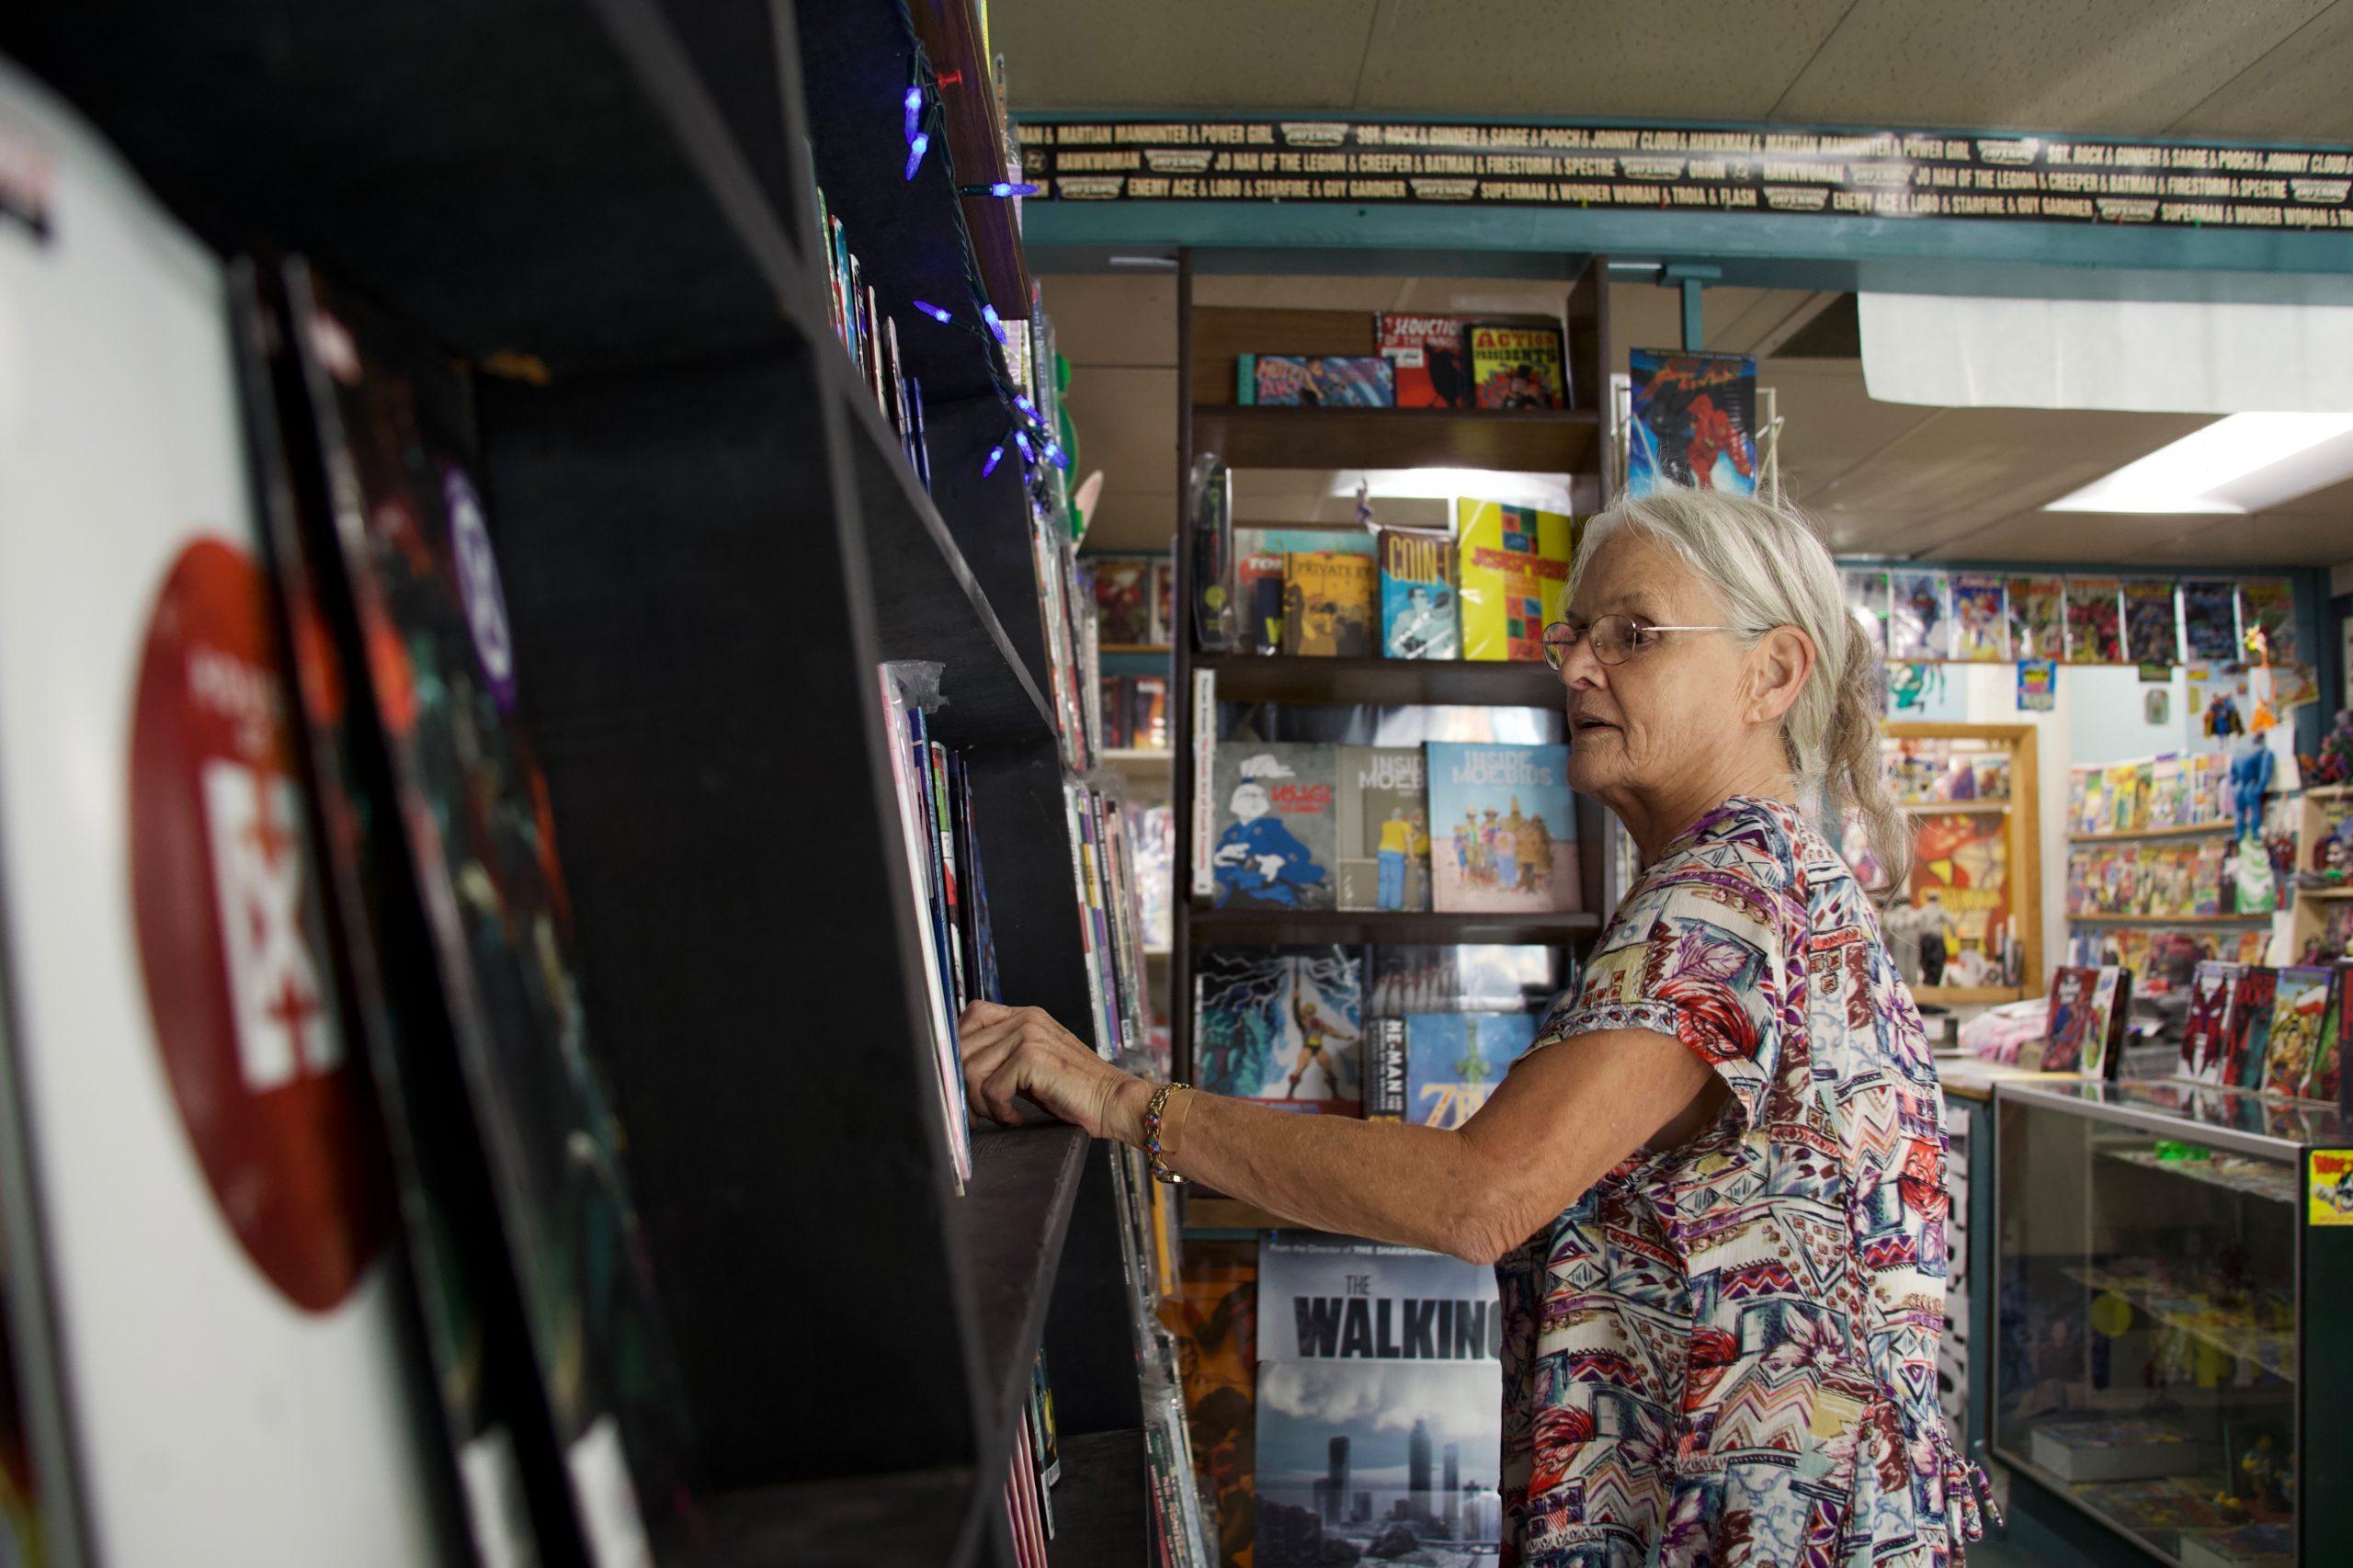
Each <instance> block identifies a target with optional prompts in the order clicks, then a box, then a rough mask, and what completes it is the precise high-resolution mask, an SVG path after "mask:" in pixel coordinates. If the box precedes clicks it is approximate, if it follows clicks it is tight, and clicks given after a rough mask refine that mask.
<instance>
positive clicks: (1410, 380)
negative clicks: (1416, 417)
mask: <svg viewBox="0 0 2353 1568" xmlns="http://www.w3.org/2000/svg"><path fill="white" fill-rule="evenodd" d="M1374 327H1375V330H1376V331H1377V332H1378V334H1379V335H1380V339H1381V358H1384V359H1386V360H1388V361H1389V362H1390V364H1391V365H1392V366H1394V367H1395V368H1396V398H1397V403H1396V406H1397V407H1399V408H1468V407H1470V406H1471V405H1472V385H1471V366H1470V358H1469V354H1468V351H1467V349H1466V347H1465V345H1466V343H1467V342H1468V336H1467V335H1468V333H1469V331H1470V327H1471V323H1470V321H1469V319H1468V318H1466V317H1463V316H1409V315H1398V314H1395V313H1393V312H1387V311H1383V312H1381V313H1380V315H1378V316H1377V317H1375V318H1374Z"/></svg>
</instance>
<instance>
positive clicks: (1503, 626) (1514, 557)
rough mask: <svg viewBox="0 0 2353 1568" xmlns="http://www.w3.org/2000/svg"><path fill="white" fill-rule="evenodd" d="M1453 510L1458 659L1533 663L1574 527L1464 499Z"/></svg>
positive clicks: (1568, 521) (1551, 516)
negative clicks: (1458, 607) (1458, 604)
mask: <svg viewBox="0 0 2353 1568" xmlns="http://www.w3.org/2000/svg"><path fill="white" fill-rule="evenodd" d="M1456 506H1457V509H1458V517H1459V527H1458V528H1457V529H1456V531H1455V550H1456V551H1457V554H1458V557H1459V562H1460V571H1459V573H1458V574H1457V577H1458V582H1457V590H1456V591H1457V595H1458V597H1459V598H1460V599H1461V607H1462V609H1461V621H1462V656H1463V657H1464V658H1466V659H1518V660H1534V659H1541V658H1542V657H1543V656H1544V628H1545V627H1546V626H1547V625H1549V624H1551V623H1552V621H1555V620H1558V619H1560V618H1561V599H1562V595H1563V593H1564V592H1565V591H1566V590H1567V587H1568V581H1569V562H1570V560H1571V559H1572V558H1573V557H1574V554H1575V553H1576V540H1577V531H1578V525H1577V522H1576V519H1574V518H1573V517H1569V516H1567V515H1566V514H1564V513H1560V512H1547V511H1544V510H1542V509H1540V508H1539V507H1535V506H1510V505H1506V503H1504V502H1500V501H1479V500H1473V499H1472V498H1470V497H1468V496H1465V497H1463V498H1462V499H1461V501H1459V502H1458V503H1456Z"/></svg>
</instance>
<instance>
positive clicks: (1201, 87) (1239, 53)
mask: <svg viewBox="0 0 2353 1568" xmlns="http://www.w3.org/2000/svg"><path fill="white" fill-rule="evenodd" d="M989 23H990V31H991V37H992V43H993V45H994V47H995V48H996V49H998V50H999V51H1002V52H1003V54H1004V56H1005V58H1006V60H1007V61H1008V62H1011V67H1012V69H1011V72H1010V74H1009V76H1008V79H1007V82H1006V87H1007V90H1008V94H1009V96H1010V97H1011V99H1012V102H1013V104H1014V107H1015V108H1016V109H1017V111H1024V112H1027V111H1034V110H1046V109H1103V110H1145V109H1149V110H1164V109H1211V110H1214V109H1236V110H1240V109H1269V110H1290V111H1299V110H1306V109H1320V110H1335V109H1337V110H1355V111H1358V112H1361V113H1367V114H1373V113H1392V114H1424V113H1433V112H1435V113H1462V114H1468V113H1480V114H1495V115H1529V116H1542V117H1547V118H1561V119H1579V118H1589V117H1590V118H1622V119H1682V120H1712V121H1780V122H1785V123H1790V124H1802V125H1866V126H1937V127H1946V128H1950V129H1957V130H1973V129H1981V128H1984V129H2002V130H2020V131H2052V132H2062V131H2065V132H2077V133H2083V134H2106V135H2116V136H2157V135H2171V136H2211V137H2225V138H2229V137H2239V138H2248V139H2256V140H2287V141H2313V142H2347V141H2353V93H2349V92H2347V90H2346V87H2345V84H2346V82H2347V80H2348V79H2353V0H1975V3H1974V4H1972V5H1971V6H1966V7H1937V6H1924V5H1921V4H1920V3H1919V0H1644V3H1642V4H1636V3H1634V0H1281V3H1279V4H1272V5H1269V4H1267V3H1266V0H1192V3H1190V4H1188V5H1183V6H1171V5H1166V4H1163V3H1160V0H995V5H993V6H991V7H990V11H989Z"/></svg>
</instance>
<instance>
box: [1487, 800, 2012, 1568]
mask: <svg viewBox="0 0 2353 1568" xmlns="http://www.w3.org/2000/svg"><path fill="white" fill-rule="evenodd" d="M1618 1028H1642V1029H1651V1030H1654V1031H1655V1032H1657V1033H1659V1034H1663V1035H1667V1036H1670V1037H1672V1038H1674V1039H1676V1040H1681V1041H1682V1042H1683V1043H1684V1044H1685V1045H1686V1046H1688V1047H1689V1048H1690V1049H1691V1050H1692V1051H1696V1052H1698V1053H1699V1058H1700V1060H1702V1061H1704V1062H1707V1063H1708V1064H1709V1065H1710V1066H1711V1067H1713V1068H1714V1069H1715V1070H1716V1072H1717V1073H1718V1074H1720V1075H1721V1076H1722V1079H1723V1081H1724V1083H1725V1085H1727V1086H1728V1087H1729V1088H1730V1089H1731V1091H1732V1093H1731V1095H1730V1096H1729V1098H1728V1100H1727V1102H1726V1106H1725V1109H1724V1112H1723V1114H1722V1119H1720V1120H1719V1121H1718V1122H1717V1124H1716V1125H1715V1126H1714V1127H1713V1128H1711V1130H1709V1131H1705V1132H1702V1133H1700V1134H1699V1135H1698V1136H1696V1137H1694V1138H1693V1139H1691V1140H1690V1141H1689V1142H1686V1143H1684V1144H1682V1145H1681V1146H1679V1147H1677V1148H1675V1149H1672V1150H1669V1151H1667V1152H1666V1153H1657V1154H1653V1153H1637V1154H1635V1155H1634V1156H1633V1157H1631V1158H1630V1159H1629V1160H1627V1161H1626V1162H1625V1163H1624V1164H1622V1165H1620V1166H1619V1167H1618V1168H1617V1169H1616V1170H1613V1171H1611V1172H1610V1173H1609V1174H1608V1176H1604V1177H1603V1178H1602V1179H1601V1180H1600V1181H1598V1182H1597V1183H1595V1184H1594V1187H1593V1188H1592V1190H1590V1191H1589V1192H1587V1193H1586V1195H1585V1196H1584V1197H1583V1198H1582V1199H1578V1201H1577V1203H1576V1204H1575V1206H1574V1207H1573V1208H1571V1209H1569V1210H1566V1211H1564V1212H1563V1214H1562V1215H1561V1216H1560V1218H1559V1219H1557V1220H1555V1221H1552V1223H1551V1224H1550V1225H1548V1226H1546V1227H1545V1228H1544V1229H1543V1230H1541V1231H1539V1232H1538V1233H1536V1234H1535V1235H1534V1236H1532V1237H1531V1238H1529V1241H1528V1242H1527V1244H1525V1245H1523V1246H1521V1247H1520V1248H1519V1249H1518V1251H1517V1252H1515V1253H1513V1254H1512V1255H1511V1256H1508V1257H1506V1258H1505V1259H1504V1260H1503V1261H1502V1262H1501V1263H1500V1264H1498V1265H1497V1266H1496V1274H1497V1275H1498V1277H1499V1278H1500V1280H1501V1282H1502V1287H1503V1302H1504V1313H1505V1335H1504V1350H1503V1363H1504V1389H1505V1396H1506V1397H1505V1400H1504V1408H1505V1415H1504V1450H1503V1452H1504V1460H1503V1500H1504V1516H1505V1528H1504V1537H1505V1545H1504V1555H1503V1562H1504V1565H1505V1568H1511V1565H1512V1564H1514V1563H1518V1564H1519V1565H1520V1568H1643V1565H1644V1564H1646V1563H1648V1562H1653V1561H1655V1562H1658V1563H1659V1564H1660V1565H1661V1568H1702V1565H1705V1568H1736V1565H1739V1564H1744V1563H1750V1564H1758V1565H1762V1564H1768V1563H1769V1564H1775V1565H1779V1564H1793V1563H1802V1564H1807V1565H1809V1568H1813V1565H1824V1568H1836V1565H1846V1564H1857V1565H1862V1564H1870V1565H1875V1568H1891V1565H1900V1568H1945V1565H1947V1564H1949V1563H1951V1562H1956V1561H1957V1560H1958V1558H1959V1555H1960V1553H1959V1551H1958V1550H1957V1542H1958V1540H1960V1539H1961V1538H1962V1537H1964V1536H1966V1537H1967V1538H1969V1539H1974V1537H1975V1535H1976V1533H1977V1500H1976V1494H1975V1486H1976V1483H1977V1478H1976V1477H1975V1475H1974V1474H1973V1472H1972V1467H1969V1466H1967V1465H1966V1464H1965V1463H1964V1462H1963V1461H1962V1460H1961V1459H1960V1458H1959V1456H1958V1454H1957V1453H1956V1451H1955V1449H1954V1448H1953V1443H1952V1438H1951V1435H1950V1434H1949V1431H1948V1430H1947V1429H1946V1426H1945V1421H1944V1416H1943V1414H1942V1413H1941V1412H1940V1411H1939V1409H1938V1404H1937V1336H1938V1335H1939V1334H1941V1333H1942V1332H1943V1329H1944V1308H1945V1213H1946V1206H1947V1199H1946V1192H1945V1149H1946V1140H1945V1130H1944V1107H1943V1100H1942V1098H1941V1096H1940V1095H1939V1093H1938V1087H1937V1075H1936V1069H1935V1067H1934V1066H1933V1065H1932V1064H1931V1062H1930V1060H1929V1055H1928V1047H1927V1039H1926V1037H1925V1036H1924V1035H1923V1033H1922V1031H1921V1028H1920V1016H1919V1014H1918V1013H1917V1012H1916V1011H1915V1009H1914V1007H1913V1005H1912V997H1911V994H1910V993H1909V992H1908V991H1907V990H1906V989H1905V988H1904V983H1903V982H1902V980H1901V979H1899V978H1898V976H1897V975H1896V972H1895V971H1894V968H1893V965H1892V964H1891V962H1890V961H1889V959H1888V955H1887V949H1886V945H1885V943H1884V941H1883V940H1882V939H1881V935H1880V927H1879V920H1878V917H1877V915H1876V914H1875V913H1874V911H1873V910H1872V908H1871V906H1870V903H1869V902H1868V901H1867V900H1866V899H1865V898H1864V896H1863V893H1862V891H1861V890H1860V889H1859V887H1857V886H1856V883H1855V881H1854V878H1853V877H1852V876H1851V875H1849V874H1848V872H1847V866H1846V863H1845V862H1844V861H1843V860H1841V859H1840V858H1838V856H1837V854H1836V851H1834V850H1832V849H1831V848H1830V847H1829V846H1828V845H1826V844H1825V843H1824V842H1823V840H1822V838H1821V836H1820V835H1818V834H1817V833H1815V831H1814V830H1813V827H1812V826H1811V825H1810V824H1808V823H1807V822H1806V820H1805V818H1804V817H1803V816H1802V814H1801V813H1800V812H1798V811H1797V810H1795V809H1794V808H1792V807H1790V806H1787V805H1783V804H1781V803H1779V802H1778V801H1763V800H1756V799H1751V798H1748V797H1735V798H1733V800H1731V801H1726V802H1725V803H1724V804H1722V805H1721V806H1719V807H1717V808H1716V809H1715V810H1714V811H1712V812H1710V813H1709V814H1708V815H1707V816H1705V817H1703V818H1701V819H1700V820H1699V823H1698V824H1695V825H1694V826H1693V827H1692V828H1691V830H1690V831H1689V832H1688V833H1687V834H1685V835H1684V836H1683V837H1682V838H1680V839H1678V840H1677V842H1676V843H1675V844H1674V845H1673V846H1671V847H1670V848H1669V849H1668V851H1667V853H1666V854H1665V856H1663V857H1662V858H1660V859H1659V861H1658V862H1657V864H1655V865H1654V866H1653V867H1651V868H1650V869H1649V870H1648V871H1647V872H1646V873H1645V874H1644V875H1643V878H1642V879H1641V881H1639V882H1638V883H1636V885H1635V887H1634V888H1633V890H1632V891H1631V893H1630V895H1629V896H1628V898H1627V899H1626V901H1625V903H1624V904H1623V905H1622V906H1621V907H1620V910H1619V912H1618V915H1617V917H1616V918H1615V919H1614V920H1612V921H1611V922H1610V926H1609V929H1608V931H1607V932H1606V933H1604V934H1603V937H1602V938H1601V942H1600V945H1599V947H1598V948H1597V950H1596V953H1595V956H1594V961H1593V963H1592V965H1591V967H1590V969H1589V970H1588V971H1587V973H1586V979H1585V983H1584V985H1583V986H1582V988H1581V989H1580V990H1579V992H1578V994H1577V995H1576V997H1575V999H1574V1001H1572V1002H1567V1003H1564V1004H1563V1006H1562V1008H1561V1009H1560V1010H1559V1011H1557V1012H1556V1013H1555V1014H1554V1015H1553V1016H1552V1017H1551V1018H1550V1019H1548V1020H1547V1021H1546V1023H1545V1026H1544V1028H1543V1029H1542V1031H1541V1032H1540V1034H1539V1036H1538V1038H1537V1042H1536V1043H1537V1046H1538V1047H1544V1046H1557V1045H1558V1043H1559V1042H1560V1041H1563V1040H1569V1039H1571V1038H1573V1037H1574V1036H1577V1035H1581V1034H1589V1033H1592V1032H1594V1031H1596V1030H1600V1029H1618ZM1654 1548H1655V1549H1656V1551H1657V1553H1658V1555H1657V1557H1656V1558H1655V1559H1653V1558H1652V1556H1651V1552H1652V1551H1653V1549H1654Z"/></svg>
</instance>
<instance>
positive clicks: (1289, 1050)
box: [1193, 946, 1364, 1116]
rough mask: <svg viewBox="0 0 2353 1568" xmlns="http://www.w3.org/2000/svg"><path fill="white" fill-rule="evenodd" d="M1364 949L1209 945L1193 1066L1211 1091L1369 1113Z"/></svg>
mask: <svg viewBox="0 0 2353 1568" xmlns="http://www.w3.org/2000/svg"><path fill="white" fill-rule="evenodd" d="M1363 997H1364V959H1363V955H1362V954H1361V953H1360V952H1358V950H1357V949H1353V948H1345V947H1337V946H1333V947H1313V948H1205V949H1202V950H1201V956H1200V961H1199V963H1198V964H1197V965H1196V966H1195V968H1194V971H1193V1071H1194V1074H1196V1081H1197V1082H1198V1083H1199V1085H1200V1086H1201V1087H1202V1088H1203V1089H1206V1090H1207V1091H1209V1092H1210V1093H1211V1094H1215V1095H1230V1096H1233V1097H1234V1098H1236V1099H1245V1100H1253V1101H1256V1103H1258V1104H1260V1105H1266V1106H1273V1107H1276V1108H1279V1109H1283V1110H1300V1111H1327V1112H1331V1113H1334V1114H1336V1115H1340V1116H1358V1115H1361V1114H1363V1109H1364V1096H1363V1090H1362V1089H1361V1088H1360V1086H1359V1084H1360V1078H1359V1075H1358V1070H1359V1065H1360V1063H1359V1056H1360V1047H1361V1044H1362V1036H1361V1031H1360V1028H1359V1020H1360V1018H1361V1017H1362V1008H1363Z"/></svg>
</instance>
